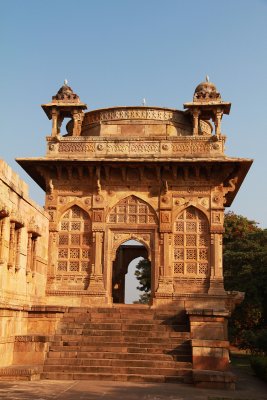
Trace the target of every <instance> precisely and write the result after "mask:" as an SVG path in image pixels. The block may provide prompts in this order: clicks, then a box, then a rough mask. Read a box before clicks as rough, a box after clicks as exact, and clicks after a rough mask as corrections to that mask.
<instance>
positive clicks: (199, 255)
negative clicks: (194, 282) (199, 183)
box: [173, 207, 210, 276]
mask: <svg viewBox="0 0 267 400" xmlns="http://www.w3.org/2000/svg"><path fill="white" fill-rule="evenodd" d="M209 248H210V235H209V226H208V220H207V218H206V216H205V215H204V214H203V213H202V212H201V211H199V210H198V209H196V208H194V207H189V208H187V209H185V210H184V211H183V212H182V214H180V215H179V216H178V217H177V218H176V221H175V226H174V235H173V269H174V275H194V276H195V275H200V276H207V275H208V274H209Z"/></svg>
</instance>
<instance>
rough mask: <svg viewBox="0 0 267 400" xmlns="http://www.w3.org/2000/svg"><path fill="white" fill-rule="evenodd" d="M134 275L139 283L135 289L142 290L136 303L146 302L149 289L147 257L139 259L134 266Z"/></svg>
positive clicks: (149, 269) (148, 298)
mask: <svg viewBox="0 0 267 400" xmlns="http://www.w3.org/2000/svg"><path fill="white" fill-rule="evenodd" d="M135 276H136V278H137V280H138V281H139V283H140V285H139V286H137V289H138V290H140V291H141V292H144V293H142V294H141V295H140V298H139V300H138V303H141V304H148V303H149V301H150V291H151V263H150V261H149V260H148V259H143V260H140V261H139V263H138V264H137V266H136V271H135Z"/></svg>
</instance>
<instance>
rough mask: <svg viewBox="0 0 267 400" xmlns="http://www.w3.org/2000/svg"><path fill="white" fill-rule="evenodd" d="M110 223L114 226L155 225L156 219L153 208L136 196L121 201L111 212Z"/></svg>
mask: <svg viewBox="0 0 267 400" xmlns="http://www.w3.org/2000/svg"><path fill="white" fill-rule="evenodd" d="M108 222H109V223H114V224H120V223H125V224H129V225H131V224H145V225H146V224H155V223H156V217H155V214H154V211H153V210H152V208H151V207H150V206H149V205H148V204H146V203H145V202H144V201H142V200H140V199H138V198H137V197H135V196H129V197H127V198H126V199H123V200H121V201H120V202H119V203H118V204H117V205H116V206H115V207H114V208H113V209H112V211H111V213H110V214H109V218H108Z"/></svg>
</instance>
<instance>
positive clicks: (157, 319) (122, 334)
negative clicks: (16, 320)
mask: <svg viewBox="0 0 267 400" xmlns="http://www.w3.org/2000/svg"><path fill="white" fill-rule="evenodd" d="M191 361H192V356H191V346H190V331H189V326H188V324H187V321H186V315H185V314H184V313H183V312H182V311H181V312H177V311H174V310H154V309H150V308H149V307H148V306H142V305H140V306H139V305H116V306H115V305H114V306H113V307H112V308H98V309H93V308H84V309H83V308H70V309H69V310H68V312H66V313H65V314H64V316H63V318H62V320H61V322H60V325H59V328H58V332H57V334H56V335H55V337H54V339H53V341H52V342H51V343H50V347H49V351H48V355H47V358H46V361H45V364H44V368H43V373H42V374H41V378H42V379H63V380H72V379H73V380H81V379H85V380H117V381H136V382H187V383H190V382H191V379H192V363H191Z"/></svg>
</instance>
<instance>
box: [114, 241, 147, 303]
mask: <svg viewBox="0 0 267 400" xmlns="http://www.w3.org/2000/svg"><path fill="white" fill-rule="evenodd" d="M140 259H143V260H147V262H148V263H149V266H150V261H149V258H148V251H147V248H146V247H145V246H144V245H143V244H142V243H140V242H138V241H136V240H134V241H133V240H130V241H126V242H124V243H122V244H121V245H120V246H119V247H118V249H117V251H116V258H115V260H114V261H113V265H112V298H113V303H119V304H125V303H127V301H126V292H125V280H126V275H127V274H128V268H129V265H130V263H131V262H132V261H134V260H136V265H137V263H138V261H139V260H140ZM149 269H150V277H149V279H150V282H151V268H149ZM131 284H132V285H136V284H137V281H136V279H135V280H132V282H131Z"/></svg>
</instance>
